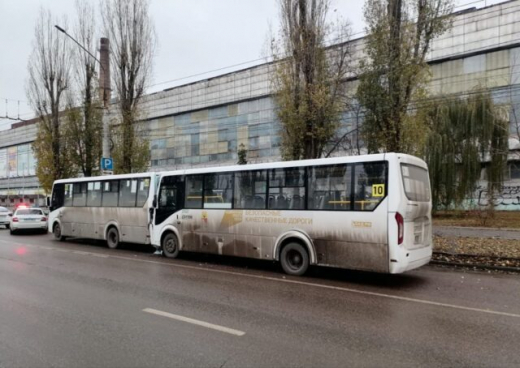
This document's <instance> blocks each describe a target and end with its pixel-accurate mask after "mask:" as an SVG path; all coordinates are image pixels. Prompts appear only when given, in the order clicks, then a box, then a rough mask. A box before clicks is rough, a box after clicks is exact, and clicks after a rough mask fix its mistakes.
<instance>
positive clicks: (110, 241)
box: [107, 227, 119, 249]
mask: <svg viewBox="0 0 520 368" xmlns="http://www.w3.org/2000/svg"><path fill="white" fill-rule="evenodd" d="M107 245H108V247H109V248H110V249H116V248H117V247H118V246H119V231H117V229H116V228H115V227H111V228H110V229H108V232H107Z"/></svg>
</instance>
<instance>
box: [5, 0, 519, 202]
mask: <svg viewBox="0 0 520 368" xmlns="http://www.w3.org/2000/svg"><path fill="white" fill-rule="evenodd" d="M351 43H352V44H351V46H352V50H353V61H352V62H353V64H354V65H355V64H356V62H357V61H359V60H361V59H362V58H363V57H364V54H363V49H364V39H363V38H360V39H356V40H353V41H351ZM427 60H428V62H429V64H430V65H431V71H432V79H431V82H430V91H431V94H432V95H433V96H436V95H443V96H461V95H464V94H469V93H472V91H473V90H474V89H475V88H477V87H485V88H487V89H489V90H490V92H491V95H492V96H493V98H494V100H495V101H496V102H498V103H501V104H503V105H504V106H505V107H506V108H505V109H504V111H505V113H506V114H507V115H508V118H509V120H510V133H511V139H510V150H511V155H510V156H511V157H510V159H511V161H510V163H509V167H508V174H507V175H508V177H507V179H508V182H507V187H508V188H509V189H508V194H507V196H508V198H509V199H507V200H504V201H503V203H501V204H500V205H501V206H502V207H503V208H504V209H515V208H516V207H515V206H517V205H518V207H519V209H520V202H519V200H520V195H519V197H515V196H516V194H511V193H515V190H516V189H515V188H516V187H517V184H516V179H519V180H518V189H519V192H520V164H517V162H516V161H515V159H516V158H517V150H520V144H519V143H518V142H519V135H520V1H509V2H505V3H501V4H497V5H493V6H489V7H484V8H480V9H475V8H472V9H468V10H465V11H463V12H460V13H458V14H456V15H455V19H454V24H453V27H452V29H451V30H450V31H449V32H447V33H445V34H444V35H443V36H442V37H440V38H438V39H436V40H435V41H434V42H433V45H432V47H431V49H430V52H429V55H428V58H427ZM271 71H272V64H270V63H266V64H262V65H259V66H255V67H251V68H247V69H243V70H239V71H236V72H232V73H227V74H224V75H220V76H217V77H214V78H209V79H204V80H201V81H197V82H194V83H190V84H186V85H182V86H178V87H175V88H170V89H166V90H164V91H160V92H156V93H152V94H149V95H147V96H145V97H144V99H143V102H142V108H143V111H144V115H145V116H146V120H145V121H144V122H143V127H144V130H145V132H146V134H148V138H149V140H150V149H151V161H150V169H151V170H154V171H161V170H172V169H179V168H186V167H193V166H215V165H228V164H233V163H236V161H237V149H238V147H239V146H240V145H241V144H243V145H244V146H245V148H246V149H247V151H248V152H247V159H248V161H249V162H266V161H274V160H278V159H279V158H280V124H279V122H278V121H277V119H276V113H275V106H274V102H273V99H272V97H271V88H270V78H269V77H270V72H271ZM347 83H348V88H349V91H350V92H352V93H353V92H354V91H355V88H356V86H357V81H356V80H355V78H351V81H349V82H347ZM358 117H359V114H358V112H356V109H349V110H347V111H345V113H344V114H343V118H342V124H341V128H340V129H339V131H338V133H337V136H338V139H339V137H342V136H344V135H345V134H346V133H348V132H351V131H354V130H355V128H356V126H357V124H359V118H358ZM35 136H36V121H32V122H24V123H17V124H14V125H13V126H12V128H11V129H10V130H7V131H2V132H0V205H2V204H7V205H9V204H11V203H15V202H16V201H20V200H22V199H23V198H25V197H27V198H28V199H29V200H30V201H37V200H38V197H39V196H40V195H43V192H42V191H41V189H39V186H38V180H37V179H36V177H35V176H34V174H35V169H34V165H35V162H34V158H33V157H32V151H31V150H30V144H31V142H32V141H33V140H34V139H35ZM349 137H350V136H349ZM349 147H350V148H349ZM349 149H352V142H350V146H349V145H348V144H339V145H338V149H337V150H336V151H334V152H333V155H345V154H351V153H353V152H349ZM518 158H519V159H520V156H519V157H518ZM477 201H479V198H477ZM499 208H500V207H499Z"/></svg>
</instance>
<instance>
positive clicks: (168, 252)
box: [162, 233, 179, 258]
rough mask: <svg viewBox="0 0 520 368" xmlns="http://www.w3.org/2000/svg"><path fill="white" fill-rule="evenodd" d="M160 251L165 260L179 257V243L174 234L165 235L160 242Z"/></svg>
mask: <svg viewBox="0 0 520 368" xmlns="http://www.w3.org/2000/svg"><path fill="white" fill-rule="evenodd" d="M162 251H163V255H164V256H165V257H166V258H177V256H178V255H179V242H178V241H177V237H176V236H175V234H173V233H169V234H166V236H165V237H164V239H163V241H162Z"/></svg>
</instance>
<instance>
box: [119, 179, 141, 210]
mask: <svg viewBox="0 0 520 368" xmlns="http://www.w3.org/2000/svg"><path fill="white" fill-rule="evenodd" d="M136 198H137V179H122V180H120V181H119V207H135V204H136Z"/></svg>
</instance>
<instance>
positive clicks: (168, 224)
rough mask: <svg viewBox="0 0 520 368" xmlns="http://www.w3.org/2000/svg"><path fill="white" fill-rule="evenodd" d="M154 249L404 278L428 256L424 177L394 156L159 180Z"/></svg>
mask: <svg viewBox="0 0 520 368" xmlns="http://www.w3.org/2000/svg"><path fill="white" fill-rule="evenodd" d="M157 193H158V197H157V200H156V201H154V204H155V205H156V206H155V207H156V208H155V217H154V219H153V226H152V234H151V236H152V245H154V246H155V247H156V248H157V249H160V250H162V252H163V254H164V255H165V256H167V257H172V258H174V257H176V256H177V255H178V254H179V251H189V252H204V253H213V254H221V255H230V256H240V257H249V258H257V259H265V260H275V261H280V263H281V265H282V268H283V269H284V271H285V272H286V273H288V274H291V275H302V274H304V273H305V272H306V270H307V268H308V266H309V265H320V266H331V267H340V268H349V269H359V270H369V271H376V272H386V273H400V272H404V271H407V270H411V269H414V268H417V267H420V266H422V265H424V264H426V263H428V262H429V260H430V258H431V254H432V222H431V208H432V205H431V198H430V184H429V178H428V170H427V166H426V164H425V162H424V161H422V160H421V159H419V158H416V157H413V156H409V155H405V154H396V153H387V154H376V155H365V156H353V157H337V158H327V159H317V160H304V161H292V162H290V161H286V162H276V163H264V164H254V165H245V166H244V165H242V166H240V165H239V166H228V167H213V168H201V169H189V170H182V171H172V172H163V173H161V178H160V182H159V186H158V191H157Z"/></svg>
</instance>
